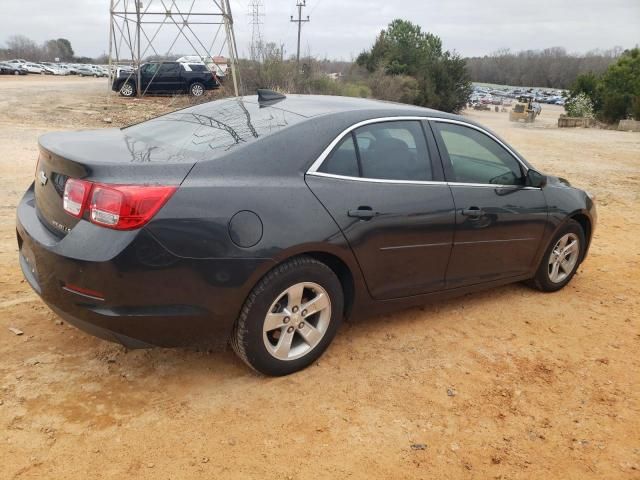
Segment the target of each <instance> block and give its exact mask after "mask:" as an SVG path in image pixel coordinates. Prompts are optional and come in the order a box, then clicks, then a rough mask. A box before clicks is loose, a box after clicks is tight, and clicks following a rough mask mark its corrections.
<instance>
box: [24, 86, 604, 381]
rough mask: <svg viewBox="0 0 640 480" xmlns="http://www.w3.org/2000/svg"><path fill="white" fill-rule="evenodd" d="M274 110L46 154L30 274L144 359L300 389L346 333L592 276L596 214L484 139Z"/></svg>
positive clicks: (404, 123) (66, 145) (37, 285)
mask: <svg viewBox="0 0 640 480" xmlns="http://www.w3.org/2000/svg"><path fill="white" fill-rule="evenodd" d="M259 93H260V94H259V96H258V97H255V96H252V97H243V98H232V99H222V100H217V101H214V102H209V103H204V104H200V105H197V106H194V107H190V108H187V109H185V110H180V111H177V112H174V113H170V114H167V115H163V116H161V117H158V118H155V119H152V120H149V121H146V122H142V123H139V124H137V125H133V126H131V127H127V128H123V129H117V128H113V129H100V130H93V131H78V132H60V133H49V134H46V135H44V136H42V137H40V140H39V148H40V155H39V162H38V165H37V167H36V176H35V182H34V183H33V184H32V185H31V186H30V187H29V189H28V190H27V192H26V193H25V195H24V197H23V198H22V200H21V201H20V203H19V206H18V211H17V238H18V246H19V260H20V265H21V267H22V271H23V273H24V276H25V278H26V280H27V281H28V282H29V284H30V285H31V286H32V288H33V289H34V290H35V291H36V292H37V293H38V294H39V295H40V296H41V297H42V299H43V300H44V301H45V302H46V303H47V304H48V305H49V306H51V308H52V309H53V310H54V311H55V312H56V313H57V314H58V315H60V316H61V317H63V318H64V319H66V320H67V321H68V322H69V323H71V324H73V325H76V326H78V327H79V328H81V329H83V330H86V331H87V332H89V333H92V334H94V335H97V336H99V337H102V338H105V339H108V340H112V341H117V342H120V343H122V344H124V345H126V346H128V347H130V348H135V347H147V346H151V345H159V346H164V347H169V346H176V345H197V346H202V347H206V346H211V345H219V344H226V343H227V342H230V343H231V345H232V346H233V349H234V350H235V351H236V352H237V354H238V355H239V356H240V358H241V359H242V360H243V361H244V362H246V363H247V364H248V365H249V366H250V367H252V368H254V369H256V370H257V371H259V372H262V373H265V374H268V375H284V374H288V373H291V372H294V371H296V370H300V369H302V368H304V367H305V366H307V365H309V364H311V363H312V362H313V361H315V360H316V359H317V358H318V357H319V356H320V355H321V354H322V352H323V351H324V350H325V348H327V346H328V345H329V343H330V342H331V340H332V339H333V337H334V335H335V334H336V332H337V330H338V327H339V325H340V323H341V322H342V320H343V318H344V317H347V316H349V317H352V318H354V317H362V316H367V315H370V314H371V313H373V312H376V313H384V312H388V311H391V310H393V309H397V308H403V307H407V306H411V305H418V304H421V303H424V302H426V301H428V300H430V299H433V298H438V297H450V296H453V295H460V294H464V293H468V292H472V291H477V290H481V289H485V288H490V287H495V286H498V285H503V284H507V283H512V282H519V281H527V282H528V283H529V284H530V285H532V286H533V287H535V288H537V289H538V290H541V291H544V292H553V291H557V290H560V289H561V288H563V287H564V286H565V285H567V283H569V281H570V280H571V279H572V277H573V276H574V274H575V272H576V270H577V268H578V266H579V265H580V264H581V263H582V262H583V261H584V259H585V257H586V255H587V251H588V249H589V245H590V243H591V238H592V236H593V231H594V228H595V225H596V217H597V216H596V208H595V204H594V200H593V197H592V196H590V195H589V194H588V193H587V192H585V191H582V190H580V189H578V188H575V187H572V186H571V185H570V184H569V182H568V181H567V180H564V179H561V178H558V177H554V176H551V175H545V174H542V173H540V172H538V171H536V170H535V169H534V167H533V166H532V165H531V164H530V163H528V162H527V161H526V160H525V159H524V158H523V157H522V155H520V154H519V153H517V151H516V150H515V149H514V148H513V147H511V146H510V145H508V144H507V143H506V142H505V141H503V140H501V139H500V138H499V137H498V136H497V135H496V134H494V133H492V132H491V131H489V130H487V129H486V128H484V127H482V126H481V125H479V124H477V123H475V122H473V121H472V120H470V119H468V118H465V117H459V116H456V115H451V114H447V113H442V112H437V111H434V110H429V109H423V108H419V107H414V106H408V105H400V104H392V103H386V102H378V101H374V100H366V99H355V98H343V97H325V96H305V95H291V96H289V97H288V98H285V97H283V96H282V95H278V94H276V93H274V92H270V91H260V92H259ZM530 301H535V300H531V299H530ZM503 321H504V322H505V325H508V324H509V322H511V321H513V319H512V318H508V317H504V318H503ZM425 328H428V326H427V325H425Z"/></svg>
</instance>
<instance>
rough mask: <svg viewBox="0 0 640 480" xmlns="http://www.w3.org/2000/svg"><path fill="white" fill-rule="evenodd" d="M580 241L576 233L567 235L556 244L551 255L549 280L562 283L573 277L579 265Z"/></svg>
mask: <svg viewBox="0 0 640 480" xmlns="http://www.w3.org/2000/svg"><path fill="white" fill-rule="evenodd" d="M579 255H580V239H579V238H578V236H577V235H576V234H575V233H567V234H566V235H563V236H562V237H560V239H559V240H558V241H557V242H556V244H555V246H554V247H553V250H551V254H550V255H549V265H548V273H549V280H551V281H552V282H553V283H562V282H563V281H564V280H566V278H567V277H568V276H569V275H571V272H573V269H574V268H575V266H576V264H577V263H578V256H579Z"/></svg>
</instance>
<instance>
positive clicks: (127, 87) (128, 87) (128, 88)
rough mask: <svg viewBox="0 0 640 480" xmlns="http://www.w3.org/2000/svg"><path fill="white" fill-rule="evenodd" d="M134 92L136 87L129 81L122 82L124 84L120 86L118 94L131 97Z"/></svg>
mask: <svg viewBox="0 0 640 480" xmlns="http://www.w3.org/2000/svg"><path fill="white" fill-rule="evenodd" d="M135 94H136V87H135V85H134V84H133V83H131V82H124V84H122V86H121V87H120V95H122V96H123V97H127V98H130V97H133V96H134V95H135Z"/></svg>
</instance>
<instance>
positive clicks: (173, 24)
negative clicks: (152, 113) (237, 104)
mask: <svg viewBox="0 0 640 480" xmlns="http://www.w3.org/2000/svg"><path fill="white" fill-rule="evenodd" d="M109 14H110V25H109V72H110V73H109V75H110V77H109V87H111V85H112V84H113V81H114V80H115V78H116V75H115V72H114V69H113V68H112V66H115V67H116V68H117V67H118V66H123V65H128V66H130V67H133V68H134V71H135V72H137V73H135V74H134V73H133V72H132V73H131V74H130V76H131V77H134V76H135V77H136V78H135V82H136V87H137V88H136V92H137V95H138V96H139V97H140V96H142V95H144V94H145V93H146V91H143V89H142V88H141V87H142V82H141V77H140V75H141V73H140V68H139V67H140V66H141V65H142V63H143V62H144V61H145V58H146V57H148V56H151V55H154V56H156V57H158V58H160V59H166V57H169V56H171V55H172V54H173V48H174V47H176V44H177V43H178V41H180V42H181V43H180V44H179V45H181V46H179V47H176V48H186V49H188V50H189V52H181V53H190V54H191V55H193V56H197V57H199V58H200V60H201V61H203V62H204V63H205V64H207V65H209V67H210V68H212V70H213V71H214V72H216V71H218V70H219V66H220V65H219V63H217V62H220V60H221V59H220V57H221V56H222V54H223V53H224V51H225V50H226V52H227V55H228V65H229V70H230V71H231V76H232V78H233V87H234V91H235V95H236V96H237V95H239V91H240V89H241V87H242V84H241V83H240V72H239V71H238V49H237V46H236V38H235V33H234V31H233V16H232V14H231V6H230V5H229V0H171V1H170V2H167V1H164V0H144V1H143V0H111V6H110V9H109ZM216 26H217V28H215V27H216ZM212 27H214V28H212ZM165 32H167V33H168V35H167V33H165ZM170 32H172V33H170ZM171 39H173V41H170V40H171ZM161 45H162V46H163V47H164V46H168V48H167V49H166V51H161V50H163V49H162V48H161ZM185 45H186V46H185Z"/></svg>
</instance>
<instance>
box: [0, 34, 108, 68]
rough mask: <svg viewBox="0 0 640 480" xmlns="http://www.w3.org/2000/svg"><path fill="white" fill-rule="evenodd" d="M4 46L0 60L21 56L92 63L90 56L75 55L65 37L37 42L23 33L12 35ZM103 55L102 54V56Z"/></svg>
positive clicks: (32, 59) (1, 49)
mask: <svg viewBox="0 0 640 480" xmlns="http://www.w3.org/2000/svg"><path fill="white" fill-rule="evenodd" d="M5 44H6V47H4V48H0V60H9V59H12V58H22V59H24V60H29V61H31V62H54V61H55V60H56V58H57V59H59V60H60V61H61V62H78V63H94V60H95V59H93V58H90V57H76V56H75V52H74V51H73V47H72V46H71V42H70V41H69V40H67V39H66V38H54V39H51V40H47V41H46V42H44V43H41V44H38V43H36V42H34V41H33V40H31V39H30V38H28V37H25V36H24V35H12V36H10V37H9V38H8V39H7V40H6V42H5ZM103 57H104V56H103Z"/></svg>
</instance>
